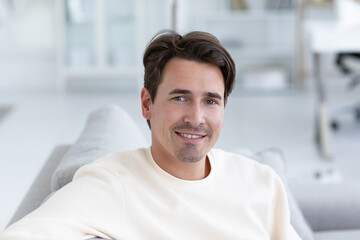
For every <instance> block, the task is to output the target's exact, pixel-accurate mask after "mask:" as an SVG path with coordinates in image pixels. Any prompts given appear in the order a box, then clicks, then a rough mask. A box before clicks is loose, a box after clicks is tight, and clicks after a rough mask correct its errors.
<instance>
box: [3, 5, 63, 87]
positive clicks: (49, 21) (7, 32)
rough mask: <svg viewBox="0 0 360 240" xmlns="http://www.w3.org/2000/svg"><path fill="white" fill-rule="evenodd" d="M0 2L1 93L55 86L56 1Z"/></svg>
mask: <svg viewBox="0 0 360 240" xmlns="http://www.w3.org/2000/svg"><path fill="white" fill-rule="evenodd" d="M6 3H7V1H0V92H2V91H18V90H25V91H26V90H43V89H54V88H55V83H56V62H55V60H56V55H55V54H56V52H55V38H54V25H55V24H54V17H53V16H54V9H53V1H48V0H32V1H26V0H14V1H11V3H12V5H8V4H6Z"/></svg>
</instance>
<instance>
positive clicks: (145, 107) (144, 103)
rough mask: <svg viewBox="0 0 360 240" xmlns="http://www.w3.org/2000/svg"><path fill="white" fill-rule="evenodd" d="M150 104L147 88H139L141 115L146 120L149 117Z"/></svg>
mask: <svg viewBox="0 0 360 240" xmlns="http://www.w3.org/2000/svg"><path fill="white" fill-rule="evenodd" d="M151 104H152V101H151V97H150V93H149V90H148V89H147V88H143V89H142V90H141V109H142V115H143V117H144V118H145V119H147V120H149V119H150V118H151V109H150V106H151Z"/></svg>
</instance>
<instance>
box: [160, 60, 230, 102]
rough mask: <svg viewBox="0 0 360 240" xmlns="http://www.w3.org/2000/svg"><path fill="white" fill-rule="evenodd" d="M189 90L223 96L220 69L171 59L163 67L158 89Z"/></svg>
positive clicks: (201, 63) (222, 78) (211, 65)
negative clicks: (210, 92)
mask: <svg viewBox="0 0 360 240" xmlns="http://www.w3.org/2000/svg"><path fill="white" fill-rule="evenodd" d="M176 87H177V88H189V89H194V90H196V89H197V90H201V89H203V91H209V90H211V91H216V92H219V93H221V95H223V93H224V88H225V86H224V77H223V75H222V72H221V70H220V68H219V67H218V66H216V65H214V64H211V63H204V62H198V61H192V60H186V59H182V58H177V57H175V58H172V59H171V60H170V61H169V62H168V63H167V64H166V65H165V67H164V69H163V72H162V81H161V84H160V85H159V88H176Z"/></svg>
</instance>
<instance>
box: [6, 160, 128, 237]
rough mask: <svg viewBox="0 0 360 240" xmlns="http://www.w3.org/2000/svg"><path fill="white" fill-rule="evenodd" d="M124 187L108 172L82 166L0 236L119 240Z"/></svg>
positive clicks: (116, 177)
mask: <svg viewBox="0 0 360 240" xmlns="http://www.w3.org/2000/svg"><path fill="white" fill-rule="evenodd" d="M123 189H124V188H123V185H122V182H121V179H120V178H119V177H118V176H116V175H114V174H112V173H111V172H110V171H108V170H106V169H104V168H101V167H97V166H96V165H87V166H84V167H82V168H80V169H79V170H78V172H77V173H76V174H75V177H74V180H73V181H72V182H71V183H69V184H68V185H66V186H64V187H63V188H62V189H60V190H59V191H58V192H56V193H55V194H54V195H53V196H52V197H51V198H49V200H48V201H46V202H45V203H44V204H43V205H42V206H40V207H39V208H38V209H36V210H35V211H33V212H32V213H30V214H29V215H27V216H25V217H24V218H23V219H21V220H20V221H18V222H16V223H14V224H13V225H11V226H9V227H8V228H7V229H6V230H5V231H3V232H2V233H0V239H1V240H17V239H22V240H26V239H90V238H93V237H101V238H106V239H122V238H123V237H124V236H123V235H124V233H125V213H124V209H125V208H124V203H125V201H124V191H123Z"/></svg>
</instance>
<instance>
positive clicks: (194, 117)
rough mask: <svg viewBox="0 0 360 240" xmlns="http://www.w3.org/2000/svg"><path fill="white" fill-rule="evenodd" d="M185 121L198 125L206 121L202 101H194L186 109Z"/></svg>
mask: <svg viewBox="0 0 360 240" xmlns="http://www.w3.org/2000/svg"><path fill="white" fill-rule="evenodd" d="M184 121H185V122H187V123H190V124H191V125H192V126H194V127H197V126H200V125H201V124H204V123H205V113H204V109H202V107H201V104H200V103H193V104H191V105H190V106H189V108H188V109H187V110H186V114H185V118H184Z"/></svg>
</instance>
